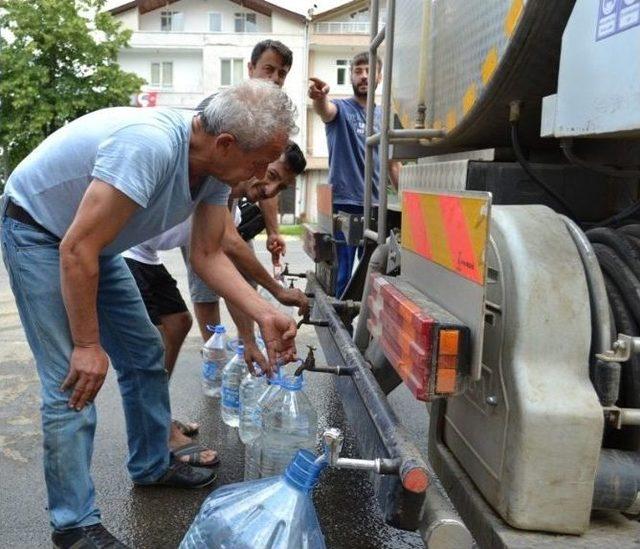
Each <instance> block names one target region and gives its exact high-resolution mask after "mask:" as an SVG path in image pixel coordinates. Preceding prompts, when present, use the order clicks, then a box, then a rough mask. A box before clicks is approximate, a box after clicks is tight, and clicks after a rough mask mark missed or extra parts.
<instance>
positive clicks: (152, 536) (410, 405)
mask: <svg viewBox="0 0 640 549" xmlns="http://www.w3.org/2000/svg"><path fill="white" fill-rule="evenodd" d="M256 249H257V250H258V256H259V258H260V259H261V260H262V261H263V262H265V264H266V262H267V261H268V258H267V254H266V253H265V252H264V251H263V250H264V242H258V243H257V246H256ZM287 260H288V261H289V262H290V263H291V268H292V270H293V271H299V270H305V269H307V268H309V266H310V263H309V261H308V260H307V258H306V256H305V255H304V253H303V252H302V247H301V245H300V242H299V241H298V240H292V241H290V242H289V253H288V256H287ZM164 261H165V264H166V265H167V267H168V269H169V270H170V272H171V273H172V274H173V275H174V276H175V277H176V279H178V282H179V285H180V288H181V291H182V293H183V296H185V297H187V296H188V291H187V286H186V274H185V270H184V265H183V264H182V258H181V256H180V253H179V252H177V253H174V252H170V253H167V254H165V255H164ZM299 286H300V287H302V284H299ZM225 317H226V321H227V324H228V323H229V321H228V316H226V312H225ZM307 344H316V340H315V333H314V331H313V329H312V328H309V327H303V328H302V329H301V330H300V333H299V337H298V349H299V351H302V350H303V349H305V346H306V345H307ZM200 346H201V341H200V338H199V335H198V334H197V333H196V331H195V328H194V329H193V330H192V332H191V334H190V335H189V337H188V338H187V341H186V342H185V345H184V347H183V350H182V352H181V354H180V357H179V359H178V364H177V366H176V370H175V373H174V376H173V379H172V381H171V402H172V410H173V416H174V417H176V418H179V419H182V420H190V421H198V422H200V423H201V424H202V428H201V434H200V437H199V440H200V441H201V442H203V443H205V444H210V445H213V446H214V447H215V448H216V449H217V450H218V451H219V452H220V456H221V464H220V466H219V467H218V468H217V469H218V479H217V484H216V486H221V485H224V484H228V483H232V482H237V481H240V480H241V479H242V473H243V463H244V451H243V446H242V443H241V442H240V440H239V438H238V435H237V430H236V429H232V428H229V427H227V426H226V425H224V424H223V423H222V421H221V420H220V414H219V407H218V405H217V404H218V401H216V400H212V399H209V398H207V397H205V396H203V395H202V393H201V389H200V378H199V376H200V357H199V349H200ZM321 360H322V355H321V354H320V355H319V356H318V361H319V362H320V361H321ZM306 390H307V392H308V394H309V396H310V398H311V400H312V402H313V404H314V405H315V406H316V409H317V411H318V417H319V428H320V429H324V428H326V427H329V426H332V427H340V428H342V429H343V430H344V432H345V447H344V451H343V455H344V456H349V457H357V453H356V449H355V439H354V433H353V431H352V430H351V429H350V427H349V425H348V424H346V421H345V418H344V413H343V410H342V406H341V404H340V401H339V399H338V396H337V393H336V392H335V390H334V388H333V381H332V379H331V377H330V376H328V375H326V374H309V375H308V376H307V389H306ZM390 401H391V403H392V406H394V407H395V408H396V409H397V410H402V417H403V418H405V422H406V425H407V427H408V428H409V429H410V431H411V432H412V433H413V434H415V436H416V442H417V443H422V444H424V441H426V435H425V433H426V429H427V415H426V411H425V409H424V407H423V406H421V405H420V404H418V403H417V402H415V401H413V399H412V398H411V396H410V395H409V393H408V391H406V390H405V389H404V388H403V387H400V388H399V389H397V390H396V391H395V392H394V393H393V394H392V395H391V398H390ZM39 406H40V402H39V384H38V379H37V376H36V374H35V368H34V365H33V360H32V358H31V355H30V352H29V349H28V347H27V345H26V341H25V338H24V333H23V331H22V328H21V325H20V320H19V318H18V315H17V312H16V310H15V305H14V302H13V296H12V294H11V291H10V289H9V282H8V276H7V273H6V271H5V269H4V267H0V548H7V549H9V548H10V549H13V548H18V547H21V548H23V547H24V548H31V547H33V548H38V547H50V542H49V539H50V538H49V535H50V532H49V526H48V518H47V513H46V492H45V486H44V479H43V472H42V463H41V462H42V437H41V430H40V418H39ZM96 406H97V410H98V428H97V432H96V437H95V447H94V458H93V478H94V482H95V485H96V492H97V502H98V505H99V507H100V508H101V511H102V516H103V522H104V524H105V525H106V526H107V527H108V528H109V529H110V530H111V531H112V532H113V533H114V534H115V535H117V536H118V537H119V538H121V539H122V540H123V541H124V542H125V543H127V544H128V545H130V546H132V547H135V548H139V549H146V548H148V549H157V548H174V547H177V545H178V543H179V542H180V539H181V538H182V536H183V535H184V533H185V531H186V530H187V528H188V527H189V525H190V523H191V521H192V519H193V517H194V516H195V514H196V513H197V511H198V509H199V507H200V505H201V503H202V501H203V500H204V498H205V497H206V496H207V494H208V493H209V492H210V489H203V490H196V491H185V490H177V489H168V488H139V487H134V486H133V484H132V483H131V481H130V479H129V477H128V475H127V471H126V468H125V460H126V456H127V449H126V439H125V429H124V417H123V413H122V408H121V405H120V397H119V393H118V389H117V383H116V380H115V376H114V375H113V372H112V371H110V373H109V375H108V378H107V382H106V383H105V386H104V387H103V389H102V390H101V392H100V394H99V396H98V398H97V399H96ZM314 500H315V502H316V505H317V510H318V515H319V519H320V524H321V526H322V529H323V532H324V534H325V538H326V540H327V546H328V547H329V548H336V549H339V548H345V549H347V548H349V549H359V548H362V549H365V548H385V549H386V548H389V549H391V548H398V549H405V548H414V547H422V542H421V540H420V537H419V536H418V535H417V534H416V533H413V532H402V531H399V530H396V529H393V528H391V527H388V526H386V525H385V524H384V523H383V521H382V518H381V515H380V510H379V508H378V506H377V503H376V501H375V498H374V495H373V491H372V487H371V484H370V482H369V480H368V478H367V476H366V474H365V473H362V472H354V471H344V470H329V471H326V472H325V474H324V477H323V478H322V480H321V482H320V485H319V487H318V488H317V489H316V492H315V494H314Z"/></svg>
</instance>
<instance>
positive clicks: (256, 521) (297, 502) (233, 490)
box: [180, 450, 326, 549]
mask: <svg viewBox="0 0 640 549" xmlns="http://www.w3.org/2000/svg"><path fill="white" fill-rule="evenodd" d="M325 465H326V462H325V460H324V457H322V458H318V459H317V458H316V457H315V456H314V455H313V454H312V453H311V452H308V451H306V450H302V451H300V452H298V453H297V454H296V455H295V458H294V459H293V460H291V463H290V464H289V466H288V467H287V469H286V471H285V473H284V474H283V475H282V476H276V477H271V478H268V479H262V480H255V481H252V482H243V483H238V484H231V485H228V486H224V487H222V488H218V489H217V490H215V491H214V492H213V493H212V494H211V495H210V496H209V497H208V498H207V499H206V500H205V502H204V503H203V504H202V507H201V508H200V512H199V513H198V515H197V516H196V518H195V520H194V521H193V523H192V524H191V527H190V528H189V530H188V531H187V533H186V535H185V537H184V539H183V540H182V542H181V543H180V549H202V548H204V547H206V548H209V549H213V548H223V547H224V548H233V549H301V548H304V549H324V548H325V547H326V545H325V542H324V536H323V535H322V530H320V525H319V524H318V517H317V515H316V511H315V508H314V506H313V501H312V500H311V491H312V490H313V488H314V486H315V485H316V484H317V483H318V477H319V476H320V472H321V471H322V469H323V468H324V467H325Z"/></svg>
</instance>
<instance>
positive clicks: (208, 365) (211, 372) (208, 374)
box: [202, 360, 218, 380]
mask: <svg viewBox="0 0 640 549" xmlns="http://www.w3.org/2000/svg"><path fill="white" fill-rule="evenodd" d="M217 371H218V365H217V364H216V363H215V362H212V361H210V360H207V361H205V362H203V363H202V377H204V378H205V379H209V380H213V379H215V377H216V372H217Z"/></svg>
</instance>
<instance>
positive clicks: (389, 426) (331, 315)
mask: <svg viewBox="0 0 640 549" xmlns="http://www.w3.org/2000/svg"><path fill="white" fill-rule="evenodd" d="M308 278H309V280H310V282H312V283H313V286H314V289H315V294H316V299H315V306H316V308H317V309H318V310H317V312H318V313H320V314H321V315H322V316H323V317H325V318H326V319H327V321H328V323H329V330H330V331H331V335H332V336H333V339H334V341H335V343H336V345H337V346H338V348H339V349H340V354H341V355H342V358H343V359H344V361H345V364H346V366H347V367H350V368H353V372H352V374H351V378H350V379H351V380H353V383H354V385H355V387H356V390H357V391H358V393H359V395H360V399H361V401H362V403H363V404H364V406H365V408H366V409H367V412H368V414H369V417H370V418H371V421H372V422H373V423H374V425H375V427H376V430H377V432H378V435H379V436H380V438H381V440H383V441H385V446H386V448H387V450H388V451H389V452H390V457H391V458H392V459H393V458H399V459H400V470H399V477H400V481H401V483H402V486H403V488H404V489H405V490H407V491H408V492H412V493H414V494H421V493H423V492H424V491H425V490H426V488H427V485H428V484H429V476H430V472H429V470H428V468H427V465H426V463H425V462H424V461H423V459H422V458H421V457H420V453H419V452H418V450H417V448H416V447H415V446H414V445H413V444H412V443H411V442H410V441H409V438H408V435H407V434H406V433H405V431H404V428H403V427H402V426H401V425H400V422H399V421H398V419H397V418H396V417H395V414H394V413H393V411H392V410H391V408H390V407H389V404H388V403H387V400H386V397H385V396H384V393H383V392H382V390H381V389H380V386H379V385H378V383H377V381H376V379H375V377H373V374H372V373H371V370H370V368H369V366H368V365H367V363H366V362H365V360H364V358H363V357H362V354H361V353H360V351H358V349H357V348H356V346H355V345H354V344H353V341H352V339H351V336H350V335H349V332H347V330H346V328H345V327H344V326H343V325H342V322H341V321H340V318H339V317H338V315H337V313H336V312H335V310H334V309H333V307H332V306H331V304H330V303H329V300H328V297H327V295H326V294H325V293H324V291H323V290H322V288H321V287H320V285H319V284H318V283H317V281H316V280H315V276H314V275H313V274H311V273H309V277H308Z"/></svg>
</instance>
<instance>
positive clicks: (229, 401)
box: [220, 343, 247, 427]
mask: <svg viewBox="0 0 640 549" xmlns="http://www.w3.org/2000/svg"><path fill="white" fill-rule="evenodd" d="M246 371H247V363H246V362H245V361H244V346H243V345H242V344H241V343H240V344H238V346H237V347H236V354H235V356H234V357H233V358H232V359H231V360H230V361H229V362H227V365H226V366H225V367H224V370H223V371H222V399H221V400H220V408H221V411H222V413H221V415H222V421H224V422H225V423H226V424H227V425H229V426H231V427H237V426H238V425H239V423H240V382H241V381H242V378H243V377H244V375H245V373H246Z"/></svg>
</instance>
